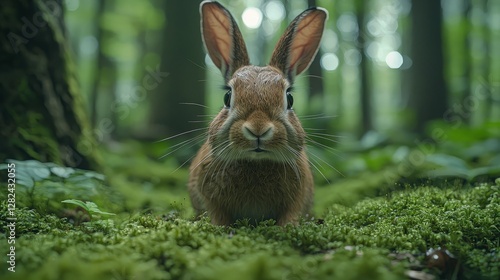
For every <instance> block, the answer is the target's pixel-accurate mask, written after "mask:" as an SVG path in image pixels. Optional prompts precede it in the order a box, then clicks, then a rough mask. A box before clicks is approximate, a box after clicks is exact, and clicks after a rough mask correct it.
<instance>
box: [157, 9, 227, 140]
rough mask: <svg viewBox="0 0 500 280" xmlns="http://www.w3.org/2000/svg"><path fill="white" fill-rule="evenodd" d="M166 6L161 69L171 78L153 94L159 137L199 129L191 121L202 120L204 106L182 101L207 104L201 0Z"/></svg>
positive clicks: (161, 84) (164, 81) (165, 80)
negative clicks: (200, 118) (205, 102)
mask: <svg viewBox="0 0 500 280" xmlns="http://www.w3.org/2000/svg"><path fill="white" fill-rule="evenodd" d="M163 9H164V12H165V18H166V22H167V23H166V27H165V31H164V33H163V34H164V35H163V42H162V46H161V47H162V52H161V66H160V71H161V72H163V73H165V72H166V73H168V77H166V79H164V80H163V82H161V83H159V86H158V87H157V88H156V90H155V92H153V94H152V95H151V102H152V103H151V113H150V126H151V130H152V131H154V133H157V135H152V136H153V137H155V138H158V137H164V136H166V135H173V134H178V133H181V132H185V131H188V130H190V129H193V128H195V125H194V124H193V123H192V122H190V121H193V120H199V118H198V116H200V115H202V114H203V113H204V108H203V107H201V106H193V105H183V104H182V103H196V104H204V100H205V84H204V83H203V82H202V81H203V80H204V79H205V67H204V66H202V65H204V61H205V60H204V57H205V56H204V53H203V47H202V41H201V35H200V16H199V2H198V1H165V2H164V7H163ZM193 81H195V82H193ZM221 98H222V96H221Z"/></svg>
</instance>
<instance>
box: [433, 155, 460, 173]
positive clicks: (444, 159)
mask: <svg viewBox="0 0 500 280" xmlns="http://www.w3.org/2000/svg"><path fill="white" fill-rule="evenodd" d="M426 161H427V162H430V163H434V164H437V165H440V166H445V167H448V168H450V167H451V168H452V169H455V170H456V169H461V170H463V171H465V170H468V169H469V167H468V166H467V163H466V162H465V161H463V160H462V159H460V158H458V157H454V156H450V155H447V154H433V155H428V156H427V157H426Z"/></svg>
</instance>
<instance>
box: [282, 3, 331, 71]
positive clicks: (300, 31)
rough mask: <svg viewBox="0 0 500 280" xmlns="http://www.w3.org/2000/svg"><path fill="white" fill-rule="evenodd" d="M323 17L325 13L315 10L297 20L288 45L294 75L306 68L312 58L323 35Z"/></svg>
mask: <svg viewBox="0 0 500 280" xmlns="http://www.w3.org/2000/svg"><path fill="white" fill-rule="evenodd" d="M325 19H326V13H325V12H324V11H323V10H316V11H313V12H311V13H310V14H308V15H306V16H305V17H304V18H303V19H302V20H300V21H299V23H298V25H297V27H296V30H295V36H294V38H293V41H292V45H291V46H290V61H289V63H290V71H293V70H295V75H298V74H300V73H302V72H303V71H304V70H306V69H307V68H308V67H309V64H311V62H312V60H313V59H314V56H315V55H316V52H317V51H318V47H319V43H320V41H321V36H322V35H323V29H324V26H325Z"/></svg>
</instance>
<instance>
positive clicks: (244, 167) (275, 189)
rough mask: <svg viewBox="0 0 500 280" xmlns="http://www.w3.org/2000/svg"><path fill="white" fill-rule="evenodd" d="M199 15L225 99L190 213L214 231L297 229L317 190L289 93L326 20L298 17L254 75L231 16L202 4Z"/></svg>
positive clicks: (198, 167)
mask: <svg viewBox="0 0 500 280" xmlns="http://www.w3.org/2000/svg"><path fill="white" fill-rule="evenodd" d="M200 13H201V30H202V36H203V41H204V43H205V47H206V49H207V52H208V54H209V56H210V58H211V59H212V61H213V62H214V64H215V65H216V66H217V67H218V68H219V69H220V70H221V72H222V75H223V76H224V79H225V83H226V85H227V92H226V94H225V96H224V107H223V108H222V110H221V111H220V113H219V114H218V115H217V116H216V117H215V118H214V120H213V121H212V122H211V124H210V127H209V129H208V139H207V141H206V142H205V144H204V145H203V146H202V147H201V149H200V150H199V151H198V154H197V155H196V157H195V158H194V160H193V162H192V164H191V167H190V178H189V183H188V188H189V193H190V197H191V201H192V204H193V207H194V209H195V210H196V213H197V214H198V215H199V214H201V213H203V212H204V211H207V212H208V215H209V216H210V219H211V221H212V223H214V224H217V225H230V224H232V223H234V222H235V221H236V220H238V219H250V221H251V222H252V223H257V222H258V221H261V220H267V219H274V220H276V222H277V224H278V225H285V224H287V223H294V224H295V223H297V221H298V219H299V217H300V216H301V215H304V214H307V213H309V211H310V209H311V206H312V202H313V192H314V183H313V177H312V174H311V170H310V167H309V160H308V158H307V155H306V150H305V132H304V129H303V128H302V126H301V124H300V122H299V120H298V118H297V116H296V115H295V113H294V111H293V110H292V105H293V97H292V94H291V92H290V89H291V86H292V83H293V79H294V78H295V76H296V75H298V74H300V73H302V72H304V70H306V69H307V68H308V67H309V64H310V63H311V61H312V60H313V58H314V56H315V55H316V52H317V51H318V47H319V43H320V40H321V36H322V34H323V29H324V26H325V21H326V19H327V17H328V14H327V12H326V11H325V10H323V9H321V8H309V9H307V10H306V11H304V12H302V13H301V14H300V15H298V16H297V17H296V18H295V19H294V20H293V21H292V22H291V23H290V25H289V26H288V28H287V29H286V31H285V34H284V35H283V36H282V37H281V39H280V40H279V42H278V44H277V46H276V48H275V50H274V52H273V54H272V58H271V62H270V63H269V65H268V66H265V67H259V66H253V65H250V63H249V58H248V54H247V50H246V47H245V43H244V41H243V38H242V36H241V33H240V30H239V29H238V26H237V25H236V22H235V20H234V18H233V17H232V16H231V14H230V13H229V11H228V10H226V9H225V8H224V7H223V6H222V5H221V4H219V3H218V2H212V1H204V2H202V3H201V5H200Z"/></svg>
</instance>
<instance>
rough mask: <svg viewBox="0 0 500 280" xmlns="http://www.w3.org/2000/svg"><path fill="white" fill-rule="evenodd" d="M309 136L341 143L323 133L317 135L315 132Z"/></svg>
mask: <svg viewBox="0 0 500 280" xmlns="http://www.w3.org/2000/svg"><path fill="white" fill-rule="evenodd" d="M308 136H309V137H315V138H319V139H324V140H327V141H330V142H333V143H337V144H338V143H340V142H339V141H338V140H334V139H331V138H329V137H325V136H322V135H317V134H314V133H309V135H308ZM330 137H331V136H330Z"/></svg>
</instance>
